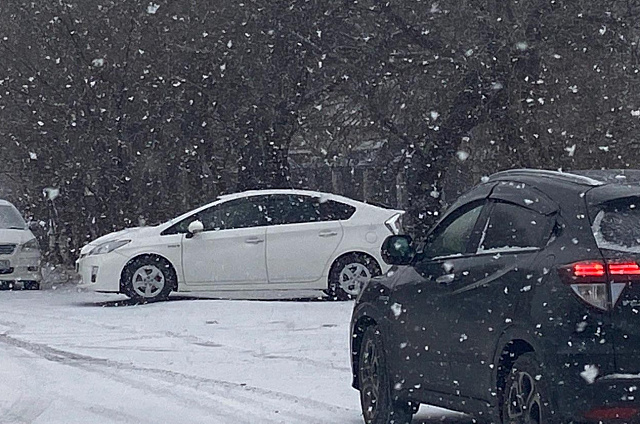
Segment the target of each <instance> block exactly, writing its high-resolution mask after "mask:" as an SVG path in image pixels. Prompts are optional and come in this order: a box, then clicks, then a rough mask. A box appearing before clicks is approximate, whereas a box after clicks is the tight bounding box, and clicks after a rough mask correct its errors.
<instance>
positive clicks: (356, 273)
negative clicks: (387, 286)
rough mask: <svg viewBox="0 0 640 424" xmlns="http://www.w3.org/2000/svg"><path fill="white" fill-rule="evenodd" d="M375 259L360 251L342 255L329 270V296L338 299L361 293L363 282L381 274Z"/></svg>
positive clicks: (351, 297) (349, 297)
mask: <svg viewBox="0 0 640 424" xmlns="http://www.w3.org/2000/svg"><path fill="white" fill-rule="evenodd" d="M380 273H381V270H380V266H379V265H378V263H377V262H376V260H375V259H373V258H371V257H370V256H367V255H363V254H360V253H351V254H348V255H345V256H342V257H340V258H339V259H338V260H337V261H335V262H334V264H333V266H332V267H331V271H329V289H328V290H327V294H328V295H329V297H332V298H334V299H338V300H349V299H354V298H355V297H356V296H357V295H358V293H360V285H361V283H363V282H365V281H367V280H369V279H370V278H371V277H375V276H376V275H380Z"/></svg>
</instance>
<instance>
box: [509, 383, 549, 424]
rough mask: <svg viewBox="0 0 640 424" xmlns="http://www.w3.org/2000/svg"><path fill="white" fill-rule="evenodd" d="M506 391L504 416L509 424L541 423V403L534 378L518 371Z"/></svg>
mask: <svg viewBox="0 0 640 424" xmlns="http://www.w3.org/2000/svg"><path fill="white" fill-rule="evenodd" d="M508 390H509V391H508V400H509V401H508V402H507V408H506V409H507V410H506V414H507V418H508V422H509V423H513V424H540V423H542V401H541V400H540V393H539V392H538V388H537V385H536V379H535V378H533V377H532V376H531V375H530V374H529V373H527V372H522V371H519V372H517V376H516V378H515V379H513V380H512V383H511V386H510V387H509V389H508Z"/></svg>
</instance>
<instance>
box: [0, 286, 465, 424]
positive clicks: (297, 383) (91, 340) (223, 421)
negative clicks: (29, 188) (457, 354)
mask: <svg viewBox="0 0 640 424" xmlns="http://www.w3.org/2000/svg"><path fill="white" fill-rule="evenodd" d="M121 300H122V298H121V297H119V296H109V295H101V294H95V293H85V292H78V291H76V290H74V289H59V290H43V291H38V292H33V291H4V292H0V305H2V307H1V308H0V393H1V395H0V423H47V424H52V423H65V424H68V423H215V424H227V423H229V424H241V423H261V424H262V423H264V424H268V423H301V424H313V423H318V424H320V423H322V424H329V423H336V424H359V423H362V418H361V415H360V411H359V403H358V395H357V392H356V391H355V390H353V389H352V388H351V387H350V375H351V374H350V370H349V349H348V339H349V336H348V323H349V318H350V314H351V306H352V305H351V303H349V302H328V301H295V302H292V301H257V300H256V301H246V300H245V301H241V300H215V299H193V298H184V297H175V298H172V300H170V301H167V302H162V303H154V304H148V305H130V304H127V303H126V302H122V301H121ZM443 418H444V419H445V421H446V422H449V423H460V424H462V423H467V422H469V419H465V418H463V417H462V418H461V417H459V416H456V415H451V414H448V415H447V414H445V413H443V411H441V410H436V409H435V408H425V407H423V408H422V409H421V411H420V413H419V415H418V416H417V418H416V420H415V421H414V422H416V423H436V422H442V419H443Z"/></svg>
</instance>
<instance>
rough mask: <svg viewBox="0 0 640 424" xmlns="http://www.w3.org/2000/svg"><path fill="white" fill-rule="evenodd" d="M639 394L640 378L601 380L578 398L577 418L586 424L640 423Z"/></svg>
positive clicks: (576, 404) (575, 400)
mask: <svg viewBox="0 0 640 424" xmlns="http://www.w3.org/2000/svg"><path fill="white" fill-rule="evenodd" d="M639 390H640V376H636V378H616V377H604V378H600V379H598V380H596V381H595V382H594V383H593V384H590V385H588V386H586V387H584V388H583V389H582V390H581V392H580V393H575V394H574V398H575V399H574V401H573V403H574V404H575V406H576V407H577V408H578V411H579V413H578V414H577V415H575V416H576V418H577V419H578V420H580V421H581V422H586V423H600V422H606V423H640V391H639ZM560 405H562V404H560Z"/></svg>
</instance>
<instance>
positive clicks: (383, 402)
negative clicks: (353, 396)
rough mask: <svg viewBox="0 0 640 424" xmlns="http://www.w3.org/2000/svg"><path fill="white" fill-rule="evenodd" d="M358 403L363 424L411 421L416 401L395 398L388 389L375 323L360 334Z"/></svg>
mask: <svg viewBox="0 0 640 424" xmlns="http://www.w3.org/2000/svg"><path fill="white" fill-rule="evenodd" d="M358 382H359V388H360V406H361V408H362V416H363V418H364V422H365V423H366V424H410V423H411V419H412V417H413V413H414V411H417V409H416V408H415V404H414V403H412V402H409V401H405V400H402V399H397V398H396V397H395V396H394V395H393V393H392V389H391V382H390V380H389V373H388V370H387V363H386V356H385V351H384V346H383V342H382V336H381V335H380V332H379V331H378V328H377V327H375V326H370V327H368V328H367V329H366V330H365V332H364V334H363V335H362V344H361V345H360V354H359V360H358Z"/></svg>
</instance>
